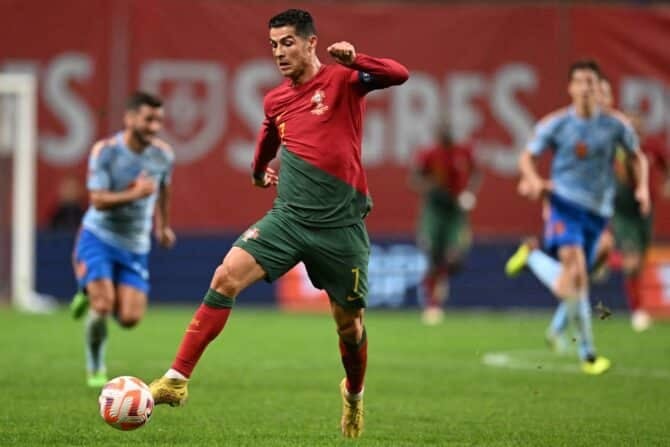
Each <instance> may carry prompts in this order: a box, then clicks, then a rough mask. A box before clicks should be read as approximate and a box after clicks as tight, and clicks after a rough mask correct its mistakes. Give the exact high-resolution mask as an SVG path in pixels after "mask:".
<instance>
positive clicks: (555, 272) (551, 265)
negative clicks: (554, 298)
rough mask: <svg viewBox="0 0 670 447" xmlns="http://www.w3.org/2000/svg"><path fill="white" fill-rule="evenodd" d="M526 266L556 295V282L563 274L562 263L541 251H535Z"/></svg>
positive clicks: (531, 253)
mask: <svg viewBox="0 0 670 447" xmlns="http://www.w3.org/2000/svg"><path fill="white" fill-rule="evenodd" d="M526 264H527V265H528V268H530V270H531V271H532V272H533V273H534V274H535V276H537V279H539V280H540V282H541V283H542V284H544V285H545V286H547V287H548V288H549V290H550V291H551V293H554V288H555V287H556V280H557V279H558V277H559V275H560V274H561V263H560V262H558V261H557V260H555V259H554V258H552V257H551V256H549V255H547V254H546V253H544V252H542V251H541V250H537V249H535V250H533V251H531V252H530V255H529V256H528V261H527V263H526Z"/></svg>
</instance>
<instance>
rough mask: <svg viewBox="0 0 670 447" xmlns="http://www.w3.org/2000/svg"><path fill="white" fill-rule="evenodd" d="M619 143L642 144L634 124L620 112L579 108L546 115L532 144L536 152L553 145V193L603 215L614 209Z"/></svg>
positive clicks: (634, 147)
mask: <svg viewBox="0 0 670 447" xmlns="http://www.w3.org/2000/svg"><path fill="white" fill-rule="evenodd" d="M617 146H621V147H622V148H624V149H625V150H627V151H628V152H633V151H635V150H637V147H638V141H637V136H636V135H635V131H634V130H633V128H632V127H631V126H630V125H629V124H628V123H627V122H625V121H624V119H623V118H621V117H620V114H619V113H618V112H608V111H598V112H596V113H595V114H594V115H593V116H592V117H591V118H589V119H585V118H581V117H579V116H578V115H577V114H576V112H575V110H574V108H572V107H569V108H566V109H562V110H559V111H557V112H554V113H553V114H551V115H548V116H547V117H546V118H544V119H543V120H542V121H540V122H539V123H538V124H537V126H536V128H535V133H534V135H533V137H532V138H531V140H530V142H529V144H528V150H529V151H530V152H531V153H532V154H533V155H539V154H541V153H542V152H543V151H544V150H545V149H553V151H554V157H553V161H552V166H551V180H552V182H553V184H554V190H553V193H554V194H556V195H557V196H559V197H561V198H563V199H565V200H567V201H569V202H572V203H575V204H577V205H580V206H582V207H584V208H586V209H587V210H590V211H592V212H594V213H596V214H598V215H600V216H603V217H611V216H612V214H613V212H614V207H613V201H614V193H615V188H616V187H615V177H614V167H613V162H614V155H615V152H616V148H617Z"/></svg>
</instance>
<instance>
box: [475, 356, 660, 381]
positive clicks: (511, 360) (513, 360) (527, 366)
mask: <svg viewBox="0 0 670 447" xmlns="http://www.w3.org/2000/svg"><path fill="white" fill-rule="evenodd" d="M524 354H525V356H524ZM529 354H530V355H533V354H535V355H536V356H537V357H538V358H537V359H532V358H528V357H526V356H528V355H529ZM538 354H539V355H538ZM482 363H483V364H484V365H486V366H491V367H496V368H507V369H516V370H524V371H549V372H559V373H570V374H580V373H581V370H580V369H579V367H578V366H577V365H576V364H572V365H567V364H564V363H556V362H552V361H547V354H546V352H545V351H536V350H519V351H500V352H488V353H485V354H484V355H483V356H482ZM608 374H617V375H622V376H628V377H650V378H654V379H670V371H668V370H664V369H644V368H622V367H619V366H617V365H616V364H614V366H613V367H612V369H611V370H610V371H608Z"/></svg>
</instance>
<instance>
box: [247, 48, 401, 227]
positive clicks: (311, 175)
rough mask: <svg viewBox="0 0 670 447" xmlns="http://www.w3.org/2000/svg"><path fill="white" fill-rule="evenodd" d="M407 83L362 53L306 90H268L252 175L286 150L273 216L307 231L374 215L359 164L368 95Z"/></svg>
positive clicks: (327, 70)
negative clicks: (284, 214)
mask: <svg viewBox="0 0 670 447" xmlns="http://www.w3.org/2000/svg"><path fill="white" fill-rule="evenodd" d="M408 76H409V75H408V72H407V69H406V68H405V67H404V66H402V65H401V64H399V63H398V62H395V61H393V60H391V59H380V58H374V57H371V56H367V55H364V54H360V53H358V54H357V56H356V59H355V61H354V63H353V64H352V65H350V66H347V67H345V66H343V65H339V64H334V65H322V66H321V68H320V69H319V71H318V73H317V74H316V75H315V76H314V77H313V78H312V79H310V80H309V81H307V82H306V83H304V84H300V85H292V83H291V81H290V80H286V81H285V82H284V83H282V84H281V85H280V86H278V87H276V88H275V89H273V90H271V91H270V92H269V93H268V94H267V95H266V96H265V101H264V104H263V106H264V109H265V120H264V121H263V125H262V127H261V132H260V135H259V137H258V142H257V146H256V153H255V155H254V161H253V172H254V175H255V176H261V175H262V173H263V172H264V171H265V168H266V167H267V166H268V163H269V162H270V161H271V160H272V159H273V158H274V157H275V156H276V154H277V150H278V149H279V147H280V146H281V147H282V151H281V168H280V177H279V185H278V186H277V199H276V200H275V205H274V206H275V208H279V209H282V210H285V211H288V212H289V213H291V214H292V215H293V216H294V217H296V218H297V219H299V220H300V221H301V222H302V223H304V224H306V225H308V226H317V227H340V226H347V225H351V224H353V223H355V222H358V221H360V220H361V219H362V218H363V216H365V214H367V212H368V211H369V210H370V207H371V199H370V195H369V191H368V185H367V180H366V177H365V172H364V171H363V166H362V163H361V139H362V132H363V112H364V111H365V95H366V94H367V93H368V92H370V91H372V90H375V89H380V88H385V87H390V86H393V85H399V84H402V83H403V82H405V81H406V80H407V78H408Z"/></svg>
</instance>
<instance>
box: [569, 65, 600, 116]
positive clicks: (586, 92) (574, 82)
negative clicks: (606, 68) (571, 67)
mask: <svg viewBox="0 0 670 447" xmlns="http://www.w3.org/2000/svg"><path fill="white" fill-rule="evenodd" d="M598 81H599V80H598V75H596V73H595V72H594V71H593V70H588V69H583V70H575V71H574V72H573V73H572V79H570V84H569V86H568V93H569V94H570V97H572V102H573V103H574V104H575V105H576V106H580V107H583V106H586V105H588V106H593V105H595V104H596V101H597V99H598V98H597V95H598Z"/></svg>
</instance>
